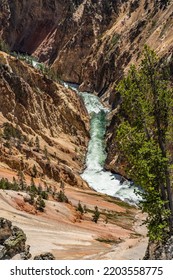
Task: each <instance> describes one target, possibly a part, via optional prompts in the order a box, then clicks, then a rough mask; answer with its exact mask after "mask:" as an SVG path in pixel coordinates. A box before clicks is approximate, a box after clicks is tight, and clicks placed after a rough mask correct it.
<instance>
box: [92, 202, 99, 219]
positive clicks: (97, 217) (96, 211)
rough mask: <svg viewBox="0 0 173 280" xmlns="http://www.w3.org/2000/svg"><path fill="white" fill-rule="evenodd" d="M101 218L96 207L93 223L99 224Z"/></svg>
mask: <svg viewBox="0 0 173 280" xmlns="http://www.w3.org/2000/svg"><path fill="white" fill-rule="evenodd" d="M99 217H100V212H99V209H98V207H97V206H95V209H94V214H93V217H92V220H93V222H95V223H97V222H98V219H99Z"/></svg>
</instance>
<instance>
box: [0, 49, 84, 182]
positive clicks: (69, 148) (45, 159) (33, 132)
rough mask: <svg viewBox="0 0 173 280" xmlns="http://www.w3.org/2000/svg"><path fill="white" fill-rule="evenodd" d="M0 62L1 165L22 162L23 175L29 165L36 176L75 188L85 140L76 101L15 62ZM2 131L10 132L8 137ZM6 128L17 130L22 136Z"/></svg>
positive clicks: (3, 57)
mask: <svg viewBox="0 0 173 280" xmlns="http://www.w3.org/2000/svg"><path fill="white" fill-rule="evenodd" d="M0 62H1V64H0V87H1V94H0V108H1V115H0V125H1V152H0V160H1V162H5V163H6V164H7V165H8V166H9V167H11V168H12V169H15V170H19V169H21V164H20V159H21V158H22V161H23V160H24V163H23V164H22V165H23V167H22V169H23V171H24V172H25V173H27V174H28V175H32V168H33V165H34V164H35V165H36V167H37V175H39V176H43V174H45V175H47V176H48V177H49V178H53V179H55V180H56V181H58V182H60V181H61V180H63V181H65V182H66V183H68V184H70V185H79V186H80V185H81V184H82V180H81V179H80V178H79V176H78V175H77V173H78V172H79V171H80V170H81V169H82V168H83V164H84V155H85V153H86V147H87V143H88V139H89V133H88V128H89V119H88V115H87V112H86V110H85V108H84V105H83V103H82V101H81V99H80V98H79V97H78V96H77V94H76V93H75V92H73V91H71V90H68V89H66V88H64V87H63V86H61V85H60V84H58V83H56V82H53V81H52V80H51V79H49V77H48V76H46V75H43V74H41V72H39V71H38V70H36V69H34V68H33V67H31V66H29V65H27V64H26V63H25V62H23V61H21V60H19V59H17V58H14V57H11V56H9V55H7V54H5V53H3V52H0ZM5 127H6V128H7V127H8V128H7V130H8V131H9V129H10V131H11V132H10V134H9V135H8V136H7V135H6V136H5V134H4V133H5V132H4V131H5ZM11 129H12V130H13V131H14V129H15V131H20V133H19V134H20V135H21V136H22V138H21V137H18V136H19V134H18V136H16V135H14V134H13V133H12V130H11ZM11 133H12V134H11ZM14 136H15V137H14ZM16 137H18V140H17V138H16ZM19 138H20V140H19ZM36 138H37V140H36ZM19 142H20V143H19ZM36 142H37V144H36ZM36 146H37V147H36Z"/></svg>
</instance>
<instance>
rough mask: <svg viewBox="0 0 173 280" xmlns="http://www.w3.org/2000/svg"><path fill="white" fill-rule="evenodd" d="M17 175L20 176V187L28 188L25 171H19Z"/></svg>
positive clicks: (21, 188) (22, 188)
mask: <svg viewBox="0 0 173 280" xmlns="http://www.w3.org/2000/svg"><path fill="white" fill-rule="evenodd" d="M17 176H18V185H19V189H20V190H26V188H27V185H26V179H25V175H24V173H23V172H22V171H18V173H17Z"/></svg>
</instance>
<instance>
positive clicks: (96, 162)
mask: <svg viewBox="0 0 173 280" xmlns="http://www.w3.org/2000/svg"><path fill="white" fill-rule="evenodd" d="M65 86H66V87H67V86H69V87H70V88H72V89H73V90H75V91H77V92H78V94H79V95H80V96H81V97H82V99H83V101H84V104H85V106H86V109H87V111H88V113H89V115H90V137H91V139H90V141H89V145H88V152H87V156H86V169H85V170H84V172H83V174H82V175H81V177H82V178H83V179H84V180H85V181H86V182H87V183H88V184H89V186H90V187H91V188H93V189H94V190H96V191H97V192H100V193H104V194H108V195H111V196H113V197H117V198H119V199H121V200H123V201H126V202H128V203H130V204H137V203H138V202H139V200H140V199H141V197H140V196H139V195H136V194H135V192H134V190H135V188H136V187H135V186H134V185H132V184H130V182H128V181H125V182H124V183H123V184H121V183H120V178H119V180H118V176H117V174H113V173H111V172H110V171H106V170H104V162H105V159H106V151H105V141H104V136H105V132H106V122H107V118H106V117H107V114H108V112H109V110H108V109H107V108H105V107H104V106H103V105H102V103H101V102H100V100H99V98H98V97H97V96H95V95H94V94H91V93H88V92H79V91H78V90H77V86H75V85H73V84H69V85H67V84H65ZM119 177H120V176H119Z"/></svg>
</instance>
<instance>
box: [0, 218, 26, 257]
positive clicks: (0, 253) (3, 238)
mask: <svg viewBox="0 0 173 280" xmlns="http://www.w3.org/2000/svg"><path fill="white" fill-rule="evenodd" d="M18 254H20V258H21V259H29V258H30V257H31V254H30V252H29V246H27V245H26V235H25V233H24V232H23V230H21V229H20V228H18V227H16V226H13V225H12V223H11V222H10V221H9V220H6V219H4V218H0V260H5V259H11V258H13V257H15V256H16V255H18Z"/></svg>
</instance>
